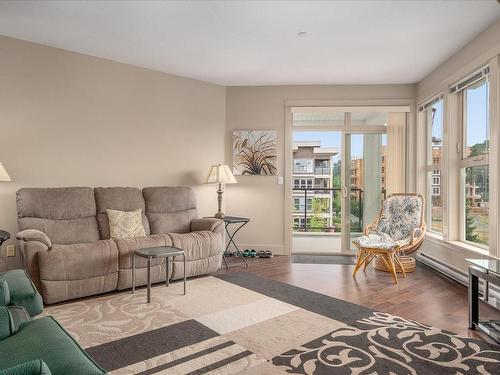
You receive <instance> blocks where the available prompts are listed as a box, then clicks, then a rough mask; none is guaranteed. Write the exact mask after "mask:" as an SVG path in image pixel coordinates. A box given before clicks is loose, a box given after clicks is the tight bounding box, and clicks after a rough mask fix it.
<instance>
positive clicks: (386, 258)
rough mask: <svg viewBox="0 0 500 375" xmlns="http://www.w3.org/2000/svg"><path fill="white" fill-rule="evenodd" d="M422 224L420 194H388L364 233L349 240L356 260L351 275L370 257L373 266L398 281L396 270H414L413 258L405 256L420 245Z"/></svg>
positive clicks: (422, 200) (423, 231)
mask: <svg viewBox="0 0 500 375" xmlns="http://www.w3.org/2000/svg"><path fill="white" fill-rule="evenodd" d="M425 230H426V225H425V221H424V198H423V197H422V195H420V194H392V195H390V196H389V197H387V199H385V200H384V202H383V204H382V208H381V210H380V214H379V216H378V218H377V219H376V220H375V222H374V223H373V224H370V225H367V226H366V227H365V230H364V236H362V237H360V238H357V239H355V240H354V241H353V244H354V245H355V246H356V247H357V248H358V260H357V263H356V267H355V268H354V272H353V276H355V275H356V272H357V271H358V270H359V269H360V268H361V266H364V270H366V267H367V266H368V265H369V264H370V263H371V262H372V260H375V261H374V267H375V268H377V269H379V270H382V271H388V272H390V273H391V274H392V276H393V278H394V282H395V283H396V284H397V283H398V278H397V272H401V273H402V274H403V276H404V277H406V272H408V271H412V270H414V269H415V268H414V266H415V260H414V259H413V258H411V257H408V255H409V254H411V253H413V252H415V251H417V249H418V248H419V247H420V246H421V245H422V242H423V241H424V236H425Z"/></svg>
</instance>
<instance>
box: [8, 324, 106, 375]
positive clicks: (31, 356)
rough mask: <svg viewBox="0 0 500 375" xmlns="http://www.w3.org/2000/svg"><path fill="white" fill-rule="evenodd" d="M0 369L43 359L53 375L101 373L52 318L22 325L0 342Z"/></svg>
mask: <svg viewBox="0 0 500 375" xmlns="http://www.w3.org/2000/svg"><path fill="white" fill-rule="evenodd" d="M0 358H1V359H2V360H1V361H0V370H1V369H6V368H9V367H12V366H15V365H18V364H19V363H23V362H28V361H34V360H39V359H41V360H43V361H44V362H45V363H46V364H47V367H49V368H50V370H51V371H52V373H53V374H71V375H93V374H105V371H104V370H103V369H101V368H100V367H99V366H98V365H97V364H96V363H95V362H94V361H93V360H92V359H91V358H90V357H89V356H88V355H87V354H86V353H85V351H83V349H82V348H81V347H80V346H79V345H78V344H77V343H76V342H75V341H74V340H73V339H72V338H71V336H69V335H68V334H67V333H66V332H65V331H64V329H63V328H62V327H61V326H60V325H59V323H57V322H56V321H55V320H54V319H53V318H52V317H44V318H40V319H34V320H31V321H29V322H26V323H23V324H22V326H21V330H20V331H19V332H18V333H16V334H15V335H13V336H11V337H9V338H7V339H5V340H3V341H0Z"/></svg>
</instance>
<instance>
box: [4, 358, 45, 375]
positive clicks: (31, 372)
mask: <svg viewBox="0 0 500 375" xmlns="http://www.w3.org/2000/svg"><path fill="white" fill-rule="evenodd" d="M0 373H1V374H2V375H18V374H23V375H51V372H50V370H49V368H48V367H47V365H46V364H45V362H44V361H42V360H41V359H35V360H33V361H29V362H23V363H20V364H18V365H15V366H12V367H9V368H6V369H5V370H1V371H0Z"/></svg>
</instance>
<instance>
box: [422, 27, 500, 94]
mask: <svg viewBox="0 0 500 375" xmlns="http://www.w3.org/2000/svg"><path fill="white" fill-rule="evenodd" d="M499 53H500V20H499V21H497V22H495V23H494V24H493V25H491V26H490V27H489V28H488V29H486V30H485V31H483V32H482V33H481V34H479V35H478V36H477V37H476V38H474V39H473V40H472V41H471V42H470V43H468V44H467V45H465V46H464V47H463V48H462V49H460V51H458V52H457V53H456V54H455V55H453V56H452V57H450V58H449V59H448V60H446V61H445V62H444V63H443V64H441V65H439V66H438V67H437V68H436V69H434V70H433V71H432V72H431V73H430V74H429V75H428V76H427V77H425V78H424V79H423V80H422V81H420V82H419V83H418V84H417V99H418V101H421V100H424V99H425V98H426V97H427V96H430V95H434V94H435V93H437V91H438V90H439V89H440V88H441V87H442V86H443V85H445V86H446V85H450V84H453V83H454V82H455V81H457V80H459V79H460V78H462V77H463V76H464V75H467V74H468V73H470V72H471V71H473V70H474V69H476V68H479V67H480V66H481V65H484V64H485V63H486V62H488V60H489V59H491V58H492V57H494V56H496V55H498V54H499Z"/></svg>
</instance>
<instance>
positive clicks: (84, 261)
mask: <svg viewBox="0 0 500 375" xmlns="http://www.w3.org/2000/svg"><path fill="white" fill-rule="evenodd" d="M38 257H39V264H40V279H41V280H42V281H43V280H81V279H87V278H91V277H95V276H103V275H107V274H110V273H113V272H117V271H118V249H117V247H116V244H115V243H114V241H113V240H102V241H96V242H90V243H84V244H73V245H53V246H52V249H51V250H49V251H46V252H43V253H39V255H38Z"/></svg>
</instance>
